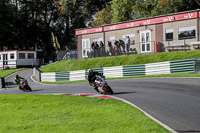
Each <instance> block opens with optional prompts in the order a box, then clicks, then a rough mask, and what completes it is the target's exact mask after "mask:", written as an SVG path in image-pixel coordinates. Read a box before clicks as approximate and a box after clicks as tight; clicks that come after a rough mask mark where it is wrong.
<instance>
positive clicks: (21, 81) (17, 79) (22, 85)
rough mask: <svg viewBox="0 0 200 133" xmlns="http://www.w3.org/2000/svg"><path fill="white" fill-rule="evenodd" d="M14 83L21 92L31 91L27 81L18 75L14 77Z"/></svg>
mask: <svg viewBox="0 0 200 133" xmlns="http://www.w3.org/2000/svg"><path fill="white" fill-rule="evenodd" d="M15 82H16V83H17V85H19V89H20V90H21V91H23V92H25V91H32V89H31V87H30V86H29V84H28V81H27V79H24V78H22V77H20V76H18V75H16V77H15Z"/></svg>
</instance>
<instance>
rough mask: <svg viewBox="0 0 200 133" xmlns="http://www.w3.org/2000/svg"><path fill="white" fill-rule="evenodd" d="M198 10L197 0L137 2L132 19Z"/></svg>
mask: <svg viewBox="0 0 200 133" xmlns="http://www.w3.org/2000/svg"><path fill="white" fill-rule="evenodd" d="M198 8H200V2H199V1H198V0H138V1H137V3H136V4H135V5H134V6H133V7H132V9H133V12H134V13H133V18H146V17H152V16H159V15H165V14H169V13H176V12H182V11H188V10H194V9H198Z"/></svg>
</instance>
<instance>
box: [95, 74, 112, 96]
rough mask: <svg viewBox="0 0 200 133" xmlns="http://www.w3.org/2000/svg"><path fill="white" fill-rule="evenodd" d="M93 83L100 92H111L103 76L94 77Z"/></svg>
mask: <svg viewBox="0 0 200 133" xmlns="http://www.w3.org/2000/svg"><path fill="white" fill-rule="evenodd" d="M95 84H96V86H97V89H96V91H97V92H98V93H100V94H113V90H112V89H111V87H110V86H109V85H108V84H107V81H106V79H105V76H103V75H102V76H99V77H96V80H95Z"/></svg>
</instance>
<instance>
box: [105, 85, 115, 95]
mask: <svg viewBox="0 0 200 133" xmlns="http://www.w3.org/2000/svg"><path fill="white" fill-rule="evenodd" d="M104 90H105V92H106V93H108V94H113V90H112V89H111V87H110V86H109V85H105V86H104Z"/></svg>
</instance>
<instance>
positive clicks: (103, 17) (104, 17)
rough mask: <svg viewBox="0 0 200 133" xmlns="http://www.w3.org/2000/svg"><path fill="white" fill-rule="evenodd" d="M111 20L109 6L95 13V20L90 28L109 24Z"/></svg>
mask: <svg viewBox="0 0 200 133" xmlns="http://www.w3.org/2000/svg"><path fill="white" fill-rule="evenodd" d="M111 20H112V13H111V6H109V5H107V6H106V7H105V8H103V9H102V10H101V11H99V12H97V13H96V19H95V20H93V21H92V22H91V24H92V26H99V25H105V24H110V23H111Z"/></svg>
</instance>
